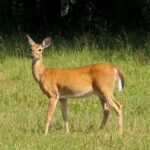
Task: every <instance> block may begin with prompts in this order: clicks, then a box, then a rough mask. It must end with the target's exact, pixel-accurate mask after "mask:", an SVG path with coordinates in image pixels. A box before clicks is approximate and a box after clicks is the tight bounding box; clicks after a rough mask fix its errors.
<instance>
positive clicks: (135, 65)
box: [0, 39, 150, 150]
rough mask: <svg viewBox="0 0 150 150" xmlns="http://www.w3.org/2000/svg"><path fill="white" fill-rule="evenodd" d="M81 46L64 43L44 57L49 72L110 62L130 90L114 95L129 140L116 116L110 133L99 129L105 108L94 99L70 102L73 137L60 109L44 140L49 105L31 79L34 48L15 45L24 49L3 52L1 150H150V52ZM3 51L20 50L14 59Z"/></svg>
mask: <svg viewBox="0 0 150 150" xmlns="http://www.w3.org/2000/svg"><path fill="white" fill-rule="evenodd" d="M80 40H81V39H79V40H78V39H76V43H77V45H76V46H70V45H69V46H68V44H67V43H65V42H64V43H62V44H60V45H55V44H53V45H52V46H51V47H50V48H49V49H47V50H45V52H44V63H45V65H46V66H49V67H75V66H81V65H86V64H91V63H98V62H105V63H106V62H107V63H113V64H115V65H116V66H118V67H119V68H120V69H121V70H123V72H124V75H125V81H126V82H125V89H124V90H123V91H122V92H120V93H118V92H117V90H115V97H116V99H117V100H118V101H119V102H120V103H121V104H122V105H123V115H124V123H123V124H124V134H123V135H122V136H119V135H118V134H117V117H116V114H115V112H114V111H113V110H112V111H111V114H110V118H109V120H108V124H107V126H106V128H105V129H104V130H103V131H101V130H100V129H99V126H100V122H101V119H102V108H101V105H100V102H99V99H98V98H97V97H96V96H92V97H89V98H83V99H77V100H72V99H69V100H68V105H69V106H68V107H69V110H68V111H69V113H68V115H69V116H68V117H69V126H70V130H71V133H70V134H69V135H66V134H65V129H64V126H63V119H62V116H61V111H60V106H59V103H58V105H57V108H56V111H55V114H54V117H53V119H52V122H51V127H50V130H49V133H48V136H47V137H44V136H43V129H44V120H45V115H46V112H47V104H48V100H47V97H46V96H44V95H43V94H42V92H41V90H40V89H39V87H38V84H37V83H36V82H35V81H34V79H33V77H32V72H31V59H30V58H29V57H28V55H29V54H28V52H29V50H28V48H29V47H28V46H26V44H27V43H26V44H24V43H21V42H20V41H16V43H19V44H18V45H21V46H18V48H17V45H16V44H15V43H12V45H11V43H9V46H8V45H7V46H5V44H7V42H6V43H3V47H2V45H1V49H0V51H1V53H0V54H1V55H0V60H1V61H0V149H25V150H26V149H54V150H59V149H60V150H62V149H68V150H71V149H72V150H74V149H76V150H79V149H90V150H91V149H96V150H101V149H102V150H105V149H108V150H110V149H113V150H116V149H123V150H126V149H132V150H134V149H135V150H137V149H140V150H148V149H149V147H150V144H149V141H150V125H149V123H150V117H149V114H150V109H149V107H150V61H149V52H148V51H147V50H146V48H145V49H144V48H142V49H141V50H138V51H131V49H130V47H131V46H130V45H126V46H124V45H123V44H122V43H121V42H120V45H119V44H118V45H116V49H113V50H111V49H103V48H102V47H100V46H98V44H97V43H96V42H95V43H94V44H92V45H90V44H89V43H88V39H84V40H85V41H80ZM86 40H87V41H86ZM86 42H87V43H86ZM121 44H122V45H121ZM6 47H7V48H6ZM21 47H22V48H21ZM4 48H6V49H9V50H10V49H17V52H16V50H15V51H14V52H13V53H11V52H10V55H9V54H7V53H6V52H4ZM23 48H24V52H25V51H26V50H27V51H26V52H25V55H24V54H23V53H22V52H21V51H22V49H23ZM25 49H26V50H25ZM20 54H21V55H20ZM5 55H6V56H7V57H5ZM24 56H25V57H24Z"/></svg>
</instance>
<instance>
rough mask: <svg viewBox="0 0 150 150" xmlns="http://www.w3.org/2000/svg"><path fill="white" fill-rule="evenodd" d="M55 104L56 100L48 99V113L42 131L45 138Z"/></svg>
mask: <svg viewBox="0 0 150 150" xmlns="http://www.w3.org/2000/svg"><path fill="white" fill-rule="evenodd" d="M56 103H57V99H56V98H53V97H52V98H50V100H49V104H48V112H47V116H46V124H45V130H44V135H45V136H46V135H47V133H48V129H49V124H50V121H51V119H52V116H53V113H54V110H55V107H56Z"/></svg>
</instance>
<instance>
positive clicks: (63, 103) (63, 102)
mask: <svg viewBox="0 0 150 150" xmlns="http://www.w3.org/2000/svg"><path fill="white" fill-rule="evenodd" d="M60 104H61V111H62V116H63V119H64V123H65V129H66V133H69V126H68V118H67V99H60Z"/></svg>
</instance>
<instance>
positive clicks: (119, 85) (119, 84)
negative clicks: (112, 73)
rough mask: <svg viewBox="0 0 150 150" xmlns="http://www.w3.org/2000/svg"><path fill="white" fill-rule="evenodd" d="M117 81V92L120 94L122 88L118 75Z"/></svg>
mask: <svg viewBox="0 0 150 150" xmlns="http://www.w3.org/2000/svg"><path fill="white" fill-rule="evenodd" d="M117 81H118V90H119V92H120V91H122V89H123V87H122V81H121V78H120V77H119V76H118V75H117Z"/></svg>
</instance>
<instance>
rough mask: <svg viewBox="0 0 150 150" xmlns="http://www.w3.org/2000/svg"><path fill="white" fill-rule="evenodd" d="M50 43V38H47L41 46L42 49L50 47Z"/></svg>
mask: <svg viewBox="0 0 150 150" xmlns="http://www.w3.org/2000/svg"><path fill="white" fill-rule="evenodd" d="M51 42H52V39H51V37H47V38H45V39H44V40H43V42H42V45H43V47H44V48H47V47H48V46H50V44H51Z"/></svg>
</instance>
